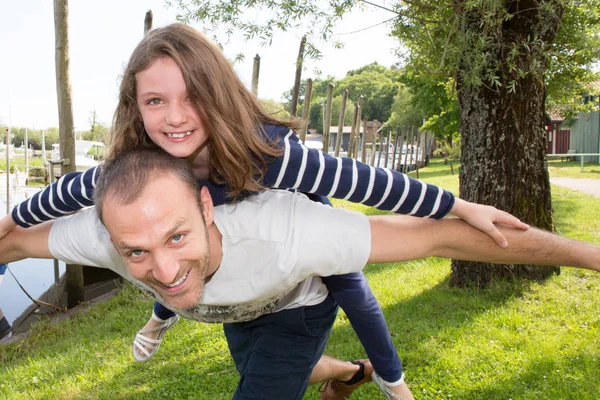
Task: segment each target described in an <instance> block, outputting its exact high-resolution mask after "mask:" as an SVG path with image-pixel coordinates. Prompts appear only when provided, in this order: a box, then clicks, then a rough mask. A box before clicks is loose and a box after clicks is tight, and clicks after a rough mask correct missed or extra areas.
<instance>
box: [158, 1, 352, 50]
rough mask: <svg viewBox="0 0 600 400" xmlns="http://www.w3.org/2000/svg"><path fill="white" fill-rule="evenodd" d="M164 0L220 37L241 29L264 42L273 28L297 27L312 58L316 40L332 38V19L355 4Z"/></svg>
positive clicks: (181, 17)
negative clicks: (305, 39) (305, 40)
mask: <svg viewBox="0 0 600 400" xmlns="http://www.w3.org/2000/svg"><path fill="white" fill-rule="evenodd" d="M166 4H167V5H168V6H169V7H175V8H177V9H178V10H179V11H180V13H179V14H178V15H177V19H178V20H180V21H182V22H191V21H196V22H201V23H202V25H203V28H204V29H205V31H207V32H208V33H209V34H213V36H215V37H216V36H218V37H219V38H220V39H222V37H223V34H224V35H225V36H226V37H227V38H230V37H231V36H232V35H233V34H234V33H236V32H240V33H241V34H242V35H243V36H244V38H245V39H246V40H251V39H258V40H259V41H260V43H261V44H262V45H263V46H267V45H270V44H271V42H272V39H273V35H274V34H275V33H276V32H285V31H287V30H289V29H292V28H294V29H298V30H300V31H301V35H305V36H307V42H306V48H305V54H306V55H307V56H308V57H309V58H313V59H319V58H320V57H321V51H320V50H319V48H318V46H317V45H316V44H317V43H322V42H327V41H330V40H332V28H333V26H334V25H335V23H336V22H337V21H339V20H340V19H341V18H342V16H343V15H344V14H345V13H347V12H348V11H350V10H351V9H352V8H354V7H356V6H357V2H356V1H354V0H331V1H327V2H318V1H297V0H167V1H166ZM333 45H334V46H336V47H339V46H341V43H339V42H337V41H334V42H333Z"/></svg>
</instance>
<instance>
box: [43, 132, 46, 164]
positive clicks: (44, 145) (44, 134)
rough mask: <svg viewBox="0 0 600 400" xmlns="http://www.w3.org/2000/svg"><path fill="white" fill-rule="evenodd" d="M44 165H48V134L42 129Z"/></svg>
mask: <svg viewBox="0 0 600 400" xmlns="http://www.w3.org/2000/svg"><path fill="white" fill-rule="evenodd" d="M42 165H44V166H45V165H46V132H45V131H44V130H43V129H42Z"/></svg>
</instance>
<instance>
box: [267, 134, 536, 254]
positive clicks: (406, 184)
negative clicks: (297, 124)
mask: <svg viewBox="0 0 600 400" xmlns="http://www.w3.org/2000/svg"><path fill="white" fill-rule="evenodd" d="M265 132H266V133H267V135H268V136H269V137H270V138H271V139H272V140H275V141H278V142H279V143H280V144H281V147H282V148H283V155H282V156H281V157H279V158H276V159H274V160H270V161H271V163H270V164H269V166H268V169H267V172H266V174H265V182H264V183H265V186H266V187H273V188H280V189H297V190H298V191H300V192H303V193H314V194H317V195H321V196H327V197H334V198H338V199H344V200H349V201H352V202H355V203H362V204H365V205H369V206H373V207H375V208H378V209H380V210H386V211H392V212H396V213H399V214H405V215H413V216H417V217H430V218H435V219H439V218H442V217H444V216H445V215H447V214H453V215H456V216H457V217H460V218H462V219H464V220H465V221H466V222H468V223H469V224H471V225H472V226H473V227H475V228H477V229H479V230H481V231H483V232H485V233H486V234H488V235H489V236H490V237H492V239H494V241H495V242H496V243H497V244H498V245H499V246H501V247H505V246H506V239H505V238H504V236H503V235H502V233H501V232H500V231H499V230H498V229H497V228H496V226H495V224H496V223H503V224H507V225H511V226H514V227H517V228H520V229H527V227H528V226H527V225H526V224H524V223H522V222H521V221H519V219H517V218H515V217H514V216H512V215H510V214H508V213H506V212H504V211H500V210H498V209H496V208H494V207H491V206H484V205H479V204H475V203H470V202H467V201H464V200H460V199H456V198H455V197H454V195H452V193H450V192H447V191H445V190H444V189H442V188H440V187H438V186H435V185H429V184H426V183H424V182H421V181H418V180H416V179H413V178H409V177H408V176H407V175H405V174H402V173H400V172H396V171H393V170H390V169H386V168H375V167H371V166H369V165H367V164H364V163H361V162H358V161H355V160H353V159H351V158H340V157H332V156H330V155H328V154H326V153H324V152H322V151H320V150H315V149H309V148H307V147H306V146H304V145H303V144H302V143H301V142H300V141H299V139H298V137H297V136H296V135H295V134H294V133H293V132H292V131H291V130H289V129H288V128H286V127H282V126H270V125H269V126H265Z"/></svg>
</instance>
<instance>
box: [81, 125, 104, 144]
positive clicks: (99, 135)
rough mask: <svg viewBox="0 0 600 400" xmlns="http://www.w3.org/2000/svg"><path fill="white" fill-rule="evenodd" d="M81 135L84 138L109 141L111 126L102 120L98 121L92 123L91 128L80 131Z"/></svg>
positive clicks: (94, 140)
mask: <svg viewBox="0 0 600 400" xmlns="http://www.w3.org/2000/svg"><path fill="white" fill-rule="evenodd" d="M79 137H80V138H81V139H82V140H91V141H93V142H102V143H108V139H109V137H110V128H109V127H107V126H106V125H104V124H102V123H100V122H96V123H94V124H92V126H91V128H90V129H89V130H87V131H83V132H80V135H79Z"/></svg>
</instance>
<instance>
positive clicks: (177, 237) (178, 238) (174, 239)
mask: <svg viewBox="0 0 600 400" xmlns="http://www.w3.org/2000/svg"><path fill="white" fill-rule="evenodd" d="M182 240H183V235H182V234H181V233H178V234H176V235H173V237H172V238H171V241H172V242H173V243H179V242H181V241H182Z"/></svg>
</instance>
